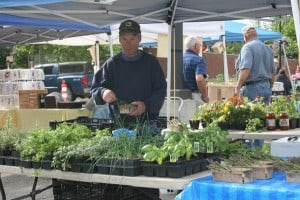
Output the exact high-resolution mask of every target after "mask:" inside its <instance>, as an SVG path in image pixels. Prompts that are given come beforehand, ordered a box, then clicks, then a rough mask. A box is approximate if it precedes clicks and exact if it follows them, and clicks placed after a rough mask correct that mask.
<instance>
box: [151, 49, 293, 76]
mask: <svg viewBox="0 0 300 200" xmlns="http://www.w3.org/2000/svg"><path fill="white" fill-rule="evenodd" d="M150 52H151V51H150ZM151 53H152V54H153V55H155V53H156V52H155V51H153V50H152V52H151ZM237 56H238V55H233V54H229V55H227V62H228V72H229V77H230V78H231V77H232V76H235V68H234V65H235V59H236V58H237ZM203 57H204V59H205V60H206V64H207V74H208V75H209V78H216V76H217V75H218V74H223V73H224V71H223V66H224V64H223V55H222V54H215V53H204V54H203ZM157 59H158V61H159V63H160V65H161V67H162V69H163V72H164V74H165V76H166V77H167V58H161V57H158V58H157ZM288 62H289V66H290V70H291V74H294V73H295V72H296V68H297V63H298V60H296V59H289V60H288Z"/></svg>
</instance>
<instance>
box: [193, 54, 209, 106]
mask: <svg viewBox="0 0 300 200" xmlns="http://www.w3.org/2000/svg"><path fill="white" fill-rule="evenodd" d="M195 76H196V77H195V79H196V83H197V87H198V90H199V92H200V93H201V99H202V100H203V101H204V102H205V103H208V102H209V98H208V93H207V87H206V81H205V77H206V62H205V60H204V59H203V58H201V57H199V59H198V60H197V61H196V70H195Z"/></svg>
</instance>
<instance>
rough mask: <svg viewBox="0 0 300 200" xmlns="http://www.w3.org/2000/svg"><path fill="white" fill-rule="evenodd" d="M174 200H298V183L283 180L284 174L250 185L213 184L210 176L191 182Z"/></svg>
mask: <svg viewBox="0 0 300 200" xmlns="http://www.w3.org/2000/svg"><path fill="white" fill-rule="evenodd" d="M175 199H176V200H185V199H186V200H190V199H197V200H224V199H226V200H236V199H239V200H254V199H255V200H299V199H300V183H291V182H287V181H286V180H285V174H284V173H279V172H275V173H274V176H273V178H272V179H269V180H254V181H253V182H251V183H246V184H241V183H225V182H215V181H213V178H212V176H207V177H204V178H200V179H197V180H195V181H193V182H191V183H190V184H189V185H188V186H187V187H186V188H185V189H184V191H182V192H181V193H180V194H179V195H177V196H176V198H175Z"/></svg>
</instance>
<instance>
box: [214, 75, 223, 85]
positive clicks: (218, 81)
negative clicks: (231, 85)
mask: <svg viewBox="0 0 300 200" xmlns="http://www.w3.org/2000/svg"><path fill="white" fill-rule="evenodd" d="M216 82H217V83H224V75H223V74H218V75H217V76H216Z"/></svg>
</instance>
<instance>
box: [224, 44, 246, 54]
mask: <svg viewBox="0 0 300 200" xmlns="http://www.w3.org/2000/svg"><path fill="white" fill-rule="evenodd" d="M242 47H243V43H241V42H232V43H226V51H227V54H239V53H240V51H241V49H242Z"/></svg>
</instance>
